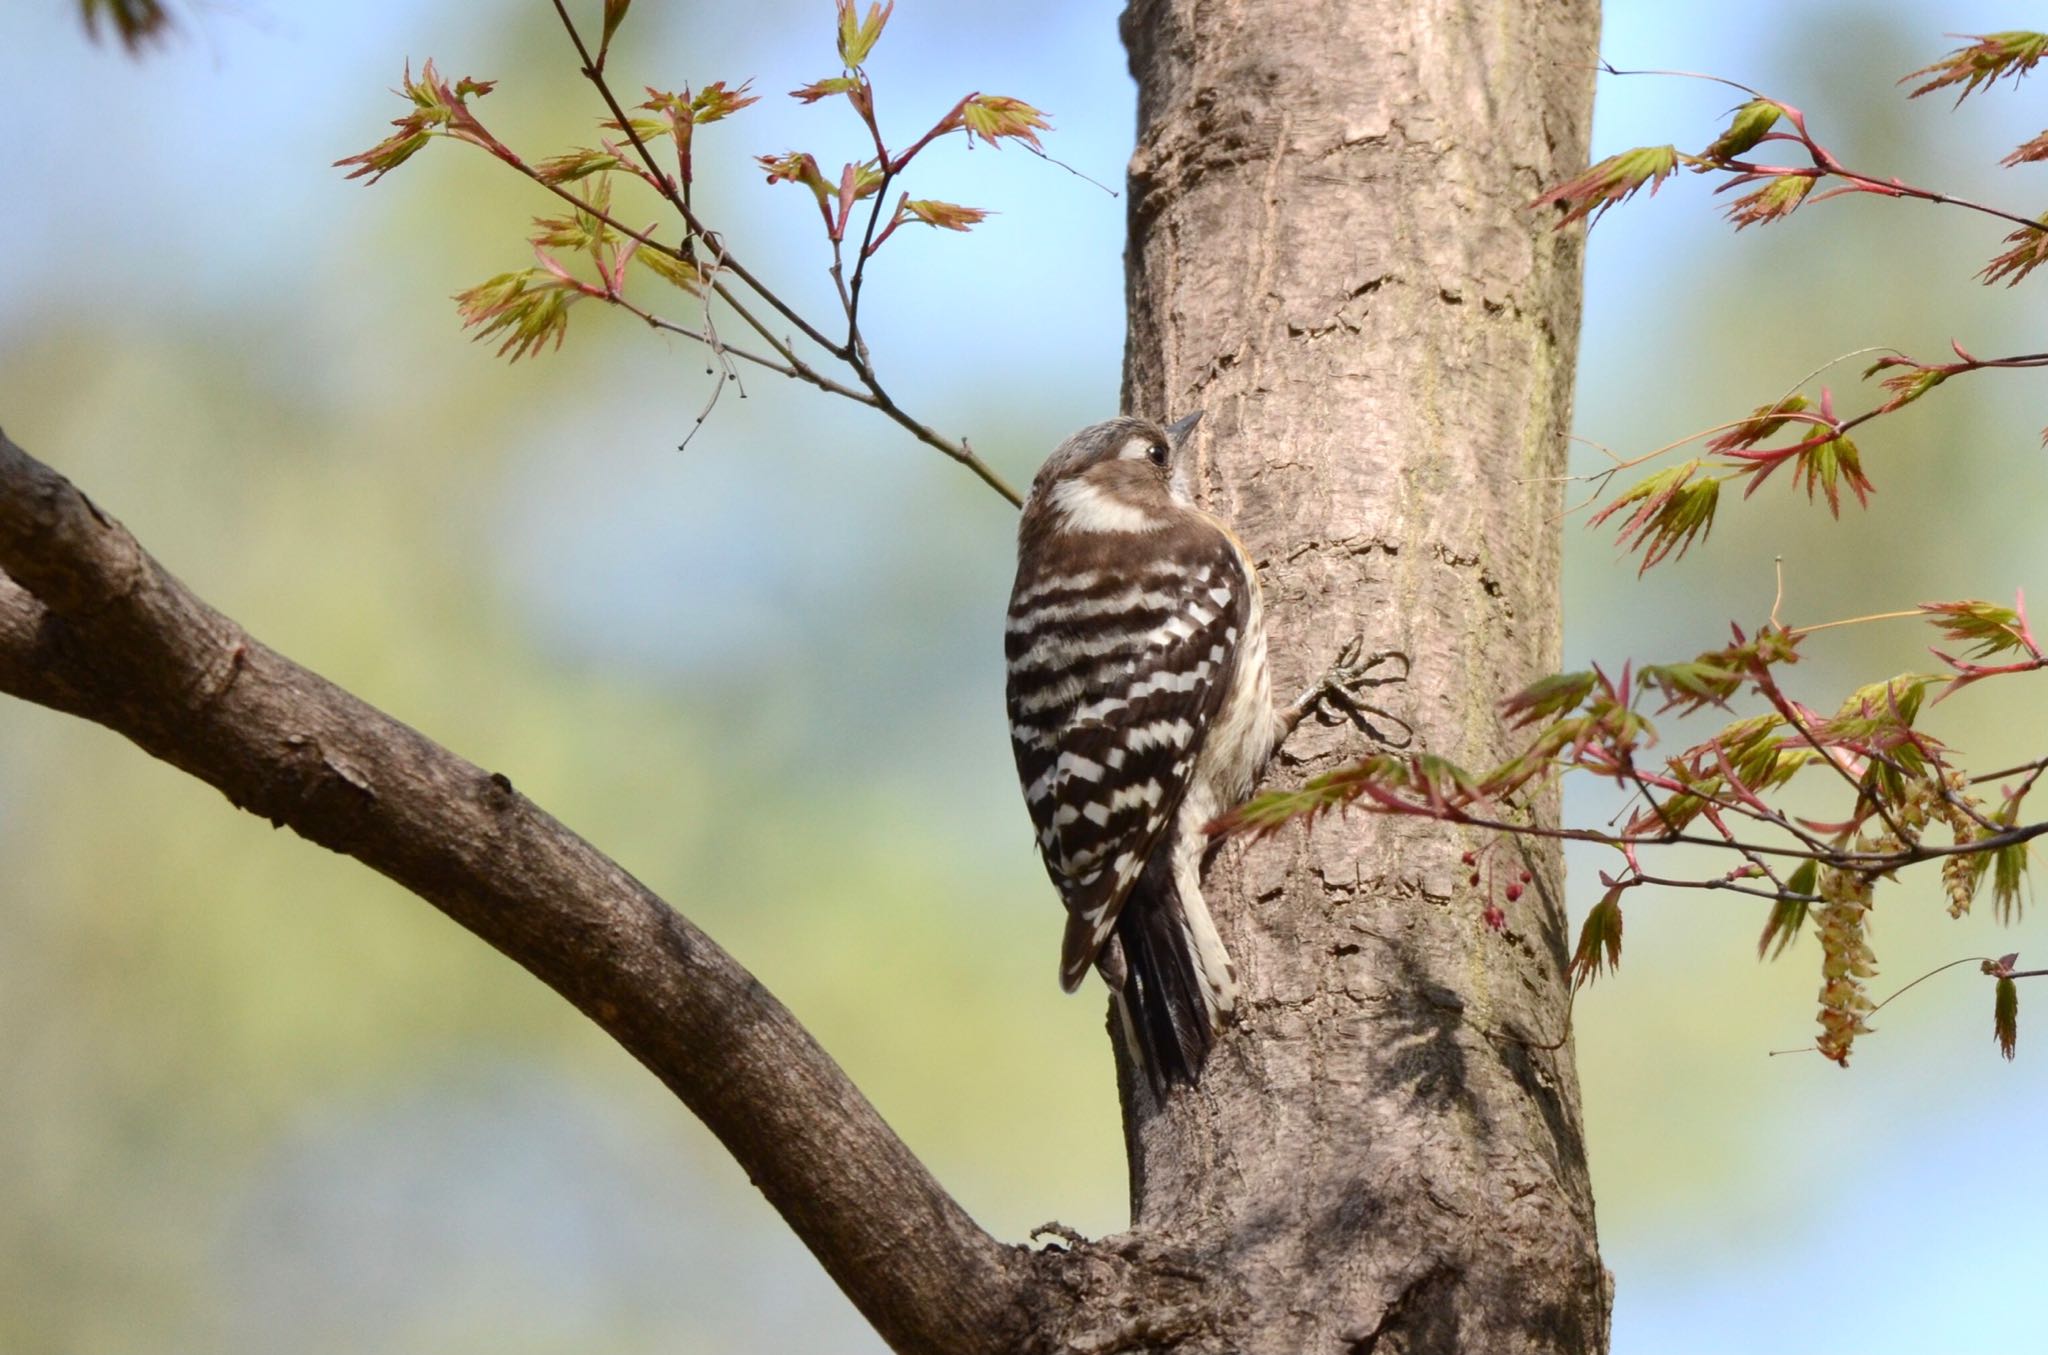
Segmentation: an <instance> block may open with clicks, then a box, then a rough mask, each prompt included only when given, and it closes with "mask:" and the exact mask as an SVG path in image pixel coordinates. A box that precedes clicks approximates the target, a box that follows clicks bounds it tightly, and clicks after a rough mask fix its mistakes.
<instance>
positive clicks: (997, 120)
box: [960, 94, 1052, 151]
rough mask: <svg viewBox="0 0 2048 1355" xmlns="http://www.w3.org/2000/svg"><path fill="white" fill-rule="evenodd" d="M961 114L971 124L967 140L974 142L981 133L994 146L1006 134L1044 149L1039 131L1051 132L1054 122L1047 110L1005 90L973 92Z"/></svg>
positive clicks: (1041, 149) (1034, 147)
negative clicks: (1040, 141) (1049, 118)
mask: <svg viewBox="0 0 2048 1355" xmlns="http://www.w3.org/2000/svg"><path fill="white" fill-rule="evenodd" d="M960 117H961V121H962V123H963V124H964V125H965V126H966V128H967V140H968V143H969V144H970V145H971V144H973V142H974V139H975V138H976V137H980V138H981V139H982V140H983V141H986V142H987V143H988V144H989V145H991V146H993V145H995V144H997V143H998V142H999V141H1001V140H1002V139H1003V138H1004V137H1006V136H1007V137H1012V138H1015V139H1016V140H1018V141H1021V142H1023V143H1024V144H1025V145H1027V146H1029V147H1031V149H1032V150H1035V151H1043V150H1044V149H1045V147H1044V146H1042V145H1041V144H1039V140H1038V136H1037V133H1039V132H1049V131H1051V130H1052V124H1051V123H1049V122H1047V121H1046V120H1045V114H1044V113H1043V112H1041V111H1040V110H1038V109H1036V108H1033V107H1032V106H1031V105H1030V104H1028V103H1025V102H1024V101H1023V100H1022V99H1012V98H1010V97H1009V96H1007V95H1003V94H974V95H970V96H969V97H968V98H967V100H966V101H965V102H963V103H962V104H961V105H960Z"/></svg>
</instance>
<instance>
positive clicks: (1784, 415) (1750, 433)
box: [1707, 395, 1813, 454]
mask: <svg viewBox="0 0 2048 1355" xmlns="http://www.w3.org/2000/svg"><path fill="white" fill-rule="evenodd" d="M1811 408H1813V401H1811V400H1809V399H1807V398H1806V397H1805V396H1803V395H1788V396H1786V397H1785V398H1784V399H1782V400H1780V401H1778V403H1777V404H1775V405H1758V406H1757V407H1756V408H1755V409H1754V410H1752V411H1751V412H1750V415H1749V417H1748V418H1746V419H1743V420H1742V421H1741V422H1739V423H1737V424H1736V425H1735V426H1734V427H1732V428H1730V429H1729V430H1728V431H1727V432H1725V433H1723V434H1721V435H1720V436H1719V437H1717V438H1715V439H1714V440H1713V441H1711V442H1709V443H1708V444H1707V450H1708V451H1710V452H1713V453H1716V454H1721V453H1725V452H1733V451H1739V450H1741V449H1743V448H1745V447H1754V446H1756V445H1757V444H1758V443H1759V442H1762V441H1763V440H1764V439H1765V438H1768V437H1770V436H1771V435H1773V434H1774V433H1776V432H1777V431H1778V430H1779V429H1781V428H1783V427H1784V426H1785V425H1786V424H1787V423H1789V422H1790V421H1791V416H1792V415H1794V414H1801V413H1804V412H1805V411H1806V410H1809V409H1811Z"/></svg>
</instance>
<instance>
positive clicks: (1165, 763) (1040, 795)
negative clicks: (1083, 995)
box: [1006, 519, 1250, 992]
mask: <svg viewBox="0 0 2048 1355" xmlns="http://www.w3.org/2000/svg"><path fill="white" fill-rule="evenodd" d="M1117 544H1122V545H1123V546H1124V547H1125V549H1124V550H1123V551H1118V550H1116V549H1115V546H1116V545H1117ZM1140 545H1142V550H1141V549H1139V547H1140ZM1103 547H1104V548H1103V549H1102V550H1100V551H1098V552H1091V553H1090V554H1092V555H1095V556H1096V558H1094V559H1092V560H1087V561H1083V560H1077V559H1075V558H1074V557H1073V555H1072V554H1068V555H1067V557H1066V558H1064V559H1062V560H1061V561H1059V562H1058V567H1057V568H1046V569H1043V570H1039V569H1034V568H1033V567H1032V565H1033V561H1032V560H1031V558H1030V555H1029V554H1028V553H1027V555H1026V558H1025V560H1024V562H1023V567H1022V568H1020V570H1019V574H1018V579H1017V588H1016V591H1015V593H1014V594H1013V595H1012V598H1011V603H1010V615H1009V622H1008V626H1007V636H1006V640H1007V643H1006V650H1007V655H1008V663H1009V708H1010V742H1011V747H1012V749H1013V751H1014V752H1015V753H1016V757H1017V773H1018V777H1019V779H1020V780H1021V781H1022V782H1023V785H1024V799H1025V803H1026V805H1027V806H1028V807H1029V809H1030V811H1031V820H1032V823H1033V824H1034V825H1035V826H1036V828H1037V830H1038V847H1039V851H1040V853H1041V854H1042V855H1043V856H1044V858H1045V865H1046V870H1047V871H1048V872H1049V873H1050V874H1051V876H1052V879H1053V883H1054V884H1055V885H1057V886H1058V887H1059V891H1060V894H1061V897H1062V898H1063V899H1064V900H1065V902H1066V905H1067V912H1068V922H1067V934H1066V940H1065V943H1064V945H1063V946H1062V947H1061V954H1060V983H1061V986H1063V987H1064V988H1065V989H1066V990H1067V991H1069V992H1072V991H1073V990H1074V989H1075V988H1076V987H1077V986H1078V985H1079V984H1080V982H1081V980H1082V978H1083V977H1084V976H1085V975H1086V974H1087V972H1088V967H1089V966H1090V965H1091V964H1092V963H1094V961H1095V959H1096V957H1097V955H1098V954H1099V953H1100V952H1101V950H1102V948H1103V945H1104V943H1105V942H1106V941H1107V940H1108V939H1109V936H1110V934H1111V932H1112V931H1113V930H1114V929H1115V927H1116V922H1117V915H1118V913H1119V911H1120V910H1121V909H1122V908H1123V905H1124V902H1125V900H1126V899H1127V898H1128V897H1129V896H1130V893H1131V888H1132V886H1133V885H1134V884H1135V883H1136V882H1137V880H1138V877H1139V875H1140V873H1141V872H1142V871H1143V870H1144V868H1145V865H1146V863H1147V861H1149V860H1150V859H1151V858H1152V857H1153V856H1154V854H1155V853H1157V852H1158V851H1160V850H1161V848H1162V845H1163V844H1166V843H1168V842H1169V841H1170V839H1171V837H1172V833H1173V826H1174V820H1175V817H1176V815H1177V814H1178V813H1179V810H1180V808H1181V802H1182V799H1183V797H1184V796H1185V794H1186V792H1187V789H1188V783H1189V779H1190V777H1191V776H1192V775H1193V774H1194V771H1195V767H1196V764H1197V760H1198V758H1199V757H1200V755H1201V752H1202V743H1203V738H1204V735H1205V734H1206V732H1207V731H1208V729H1209V726H1210V724H1211V722H1212V721H1213V720H1214V719H1215V717H1216V714H1217V712H1218V710H1219V709H1220V708H1221V706H1222V704H1223V701H1224V698H1225V695H1226V693H1227V692H1228V691H1229V689H1230V686H1231V679H1232V676H1233V670H1234V662H1235V655H1236V653H1237V649H1238V637H1239V635H1240V633H1241V632H1242V631H1243V629H1244V628H1245V625H1246V619H1247V616H1248V615H1249V611H1250V585H1249V583H1248V581H1247V577H1246V574H1245V569H1244V566H1243V564H1242V562H1241V561H1240V559H1239V556H1238V552H1237V550H1236V549H1235V548H1234V546H1233V545H1232V543H1231V540H1230V538H1229V537H1228V536H1227V535H1226V534H1224V532H1223V531H1222V530H1221V529H1219V528H1217V527H1215V526H1213V524H1210V523H1207V522H1204V521H1201V520H1199V519H1197V520H1196V521H1195V522H1191V523H1189V524H1187V527H1185V528H1182V529H1178V530H1169V531H1166V532H1161V533H1158V534H1151V535H1147V536H1145V537H1143V538H1141V539H1140V540H1138V541H1134V540H1133V539H1132V538H1130V537H1123V538H1122V540H1121V543H1119V542H1118V538H1117V537H1116V536H1111V537H1109V538H1108V539H1107V540H1106V541H1104V542H1103ZM1119 555H1122V556H1123V557H1124V558H1123V560H1122V561H1119V559H1118V558H1117V556H1119ZM1133 557H1136V558H1135V559H1134V558H1133ZM1077 566H1079V567H1077Z"/></svg>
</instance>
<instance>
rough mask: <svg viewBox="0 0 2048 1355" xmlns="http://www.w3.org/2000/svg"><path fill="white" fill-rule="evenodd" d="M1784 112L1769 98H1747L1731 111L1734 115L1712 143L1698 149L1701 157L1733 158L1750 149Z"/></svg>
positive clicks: (1712, 158) (1775, 123) (1781, 107)
mask: <svg viewBox="0 0 2048 1355" xmlns="http://www.w3.org/2000/svg"><path fill="white" fill-rule="evenodd" d="M1784 115H1785V110H1784V108H1783V106H1782V105H1780V104H1778V103H1775V102H1774V101H1772V100H1770V99H1751V100H1750V101H1749V102H1748V103H1746V104H1744V105H1742V107H1740V108H1738V109H1736V110H1735V117H1734V119H1733V120H1732V121H1731V122H1729V124H1728V130H1727V131H1725V132H1723V133H1721V135H1720V136H1719V137H1717V138H1716V139H1715V141H1714V144H1713V145H1711V146H1709V147H1707V148H1706V150H1704V151H1702V152H1700V155H1701V158H1702V159H1706V160H1733V159H1734V158H1735V157H1736V156H1738V155H1741V154H1742V153H1743V152H1745V151H1748V150H1751V149H1753V148H1754V147H1755V146H1756V144H1757V143H1758V142H1759V141H1762V140H1763V139H1764V134H1765V133H1766V132H1768V131H1770V130H1771V128H1773V127H1775V126H1776V125H1777V123H1778V119H1779V118H1781V117H1783V116H1784Z"/></svg>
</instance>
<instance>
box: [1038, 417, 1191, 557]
mask: <svg viewBox="0 0 2048 1355" xmlns="http://www.w3.org/2000/svg"><path fill="white" fill-rule="evenodd" d="M1201 418H1202V415H1201V412H1200V411H1199V410H1197V411H1196V412H1195V413H1193V414H1190V415H1188V416H1187V417H1186V418H1183V419H1179V420H1177V421H1175V422H1174V423H1171V424H1168V425H1166V426H1164V427H1162V426H1160V425H1159V424H1156V423H1154V422H1152V421H1151V420H1150V419H1138V418H1131V417H1128V416H1126V417H1124V418H1117V419H1111V420H1109V421H1108V422H1107V423H1098V424H1091V425H1089V426H1088V427H1086V428H1083V429H1082V430H1081V431H1080V432H1078V433H1076V434H1074V435H1073V436H1072V437H1070V438H1068V439H1067V440H1066V441H1065V442H1062V443H1061V444H1060V445H1059V446H1058V447H1057V448H1055V449H1054V451H1053V454H1052V455H1051V456H1049V457H1047V458H1046V459H1045V465H1043V466H1042V467H1040V468H1039V471H1038V475H1037V477H1036V478H1035V479H1033V480H1032V482H1031V498H1030V499H1029V501H1028V502H1026V504H1025V505H1024V508H1025V513H1026V514H1027V515H1028V516H1039V515H1049V516H1050V517H1051V518H1053V519H1054V521H1053V522H1052V523H1050V524H1048V525H1051V526H1054V527H1055V528H1056V529H1059V530H1065V531H1084V532H1106V531H1107V532H1117V531H1121V532H1143V531H1152V530H1156V529H1157V528H1159V527H1162V526H1164V525H1166V522H1167V520H1168V518H1167V514H1168V513H1169V511H1170V510H1172V509H1174V508H1185V507H1188V506H1190V505H1191V504H1192V503H1193V498H1192V496H1191V494H1190V492H1189V489H1188V482H1187V475H1186V473H1185V471H1184V469H1183V467H1182V466H1181V456H1180V453H1181V448H1182V447H1183V446H1184V445H1185V444H1186V442H1187V439H1188V434H1189V433H1191V432H1193V431H1194V427H1195V425H1196V424H1197V423H1199V422H1200V421H1201Z"/></svg>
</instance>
